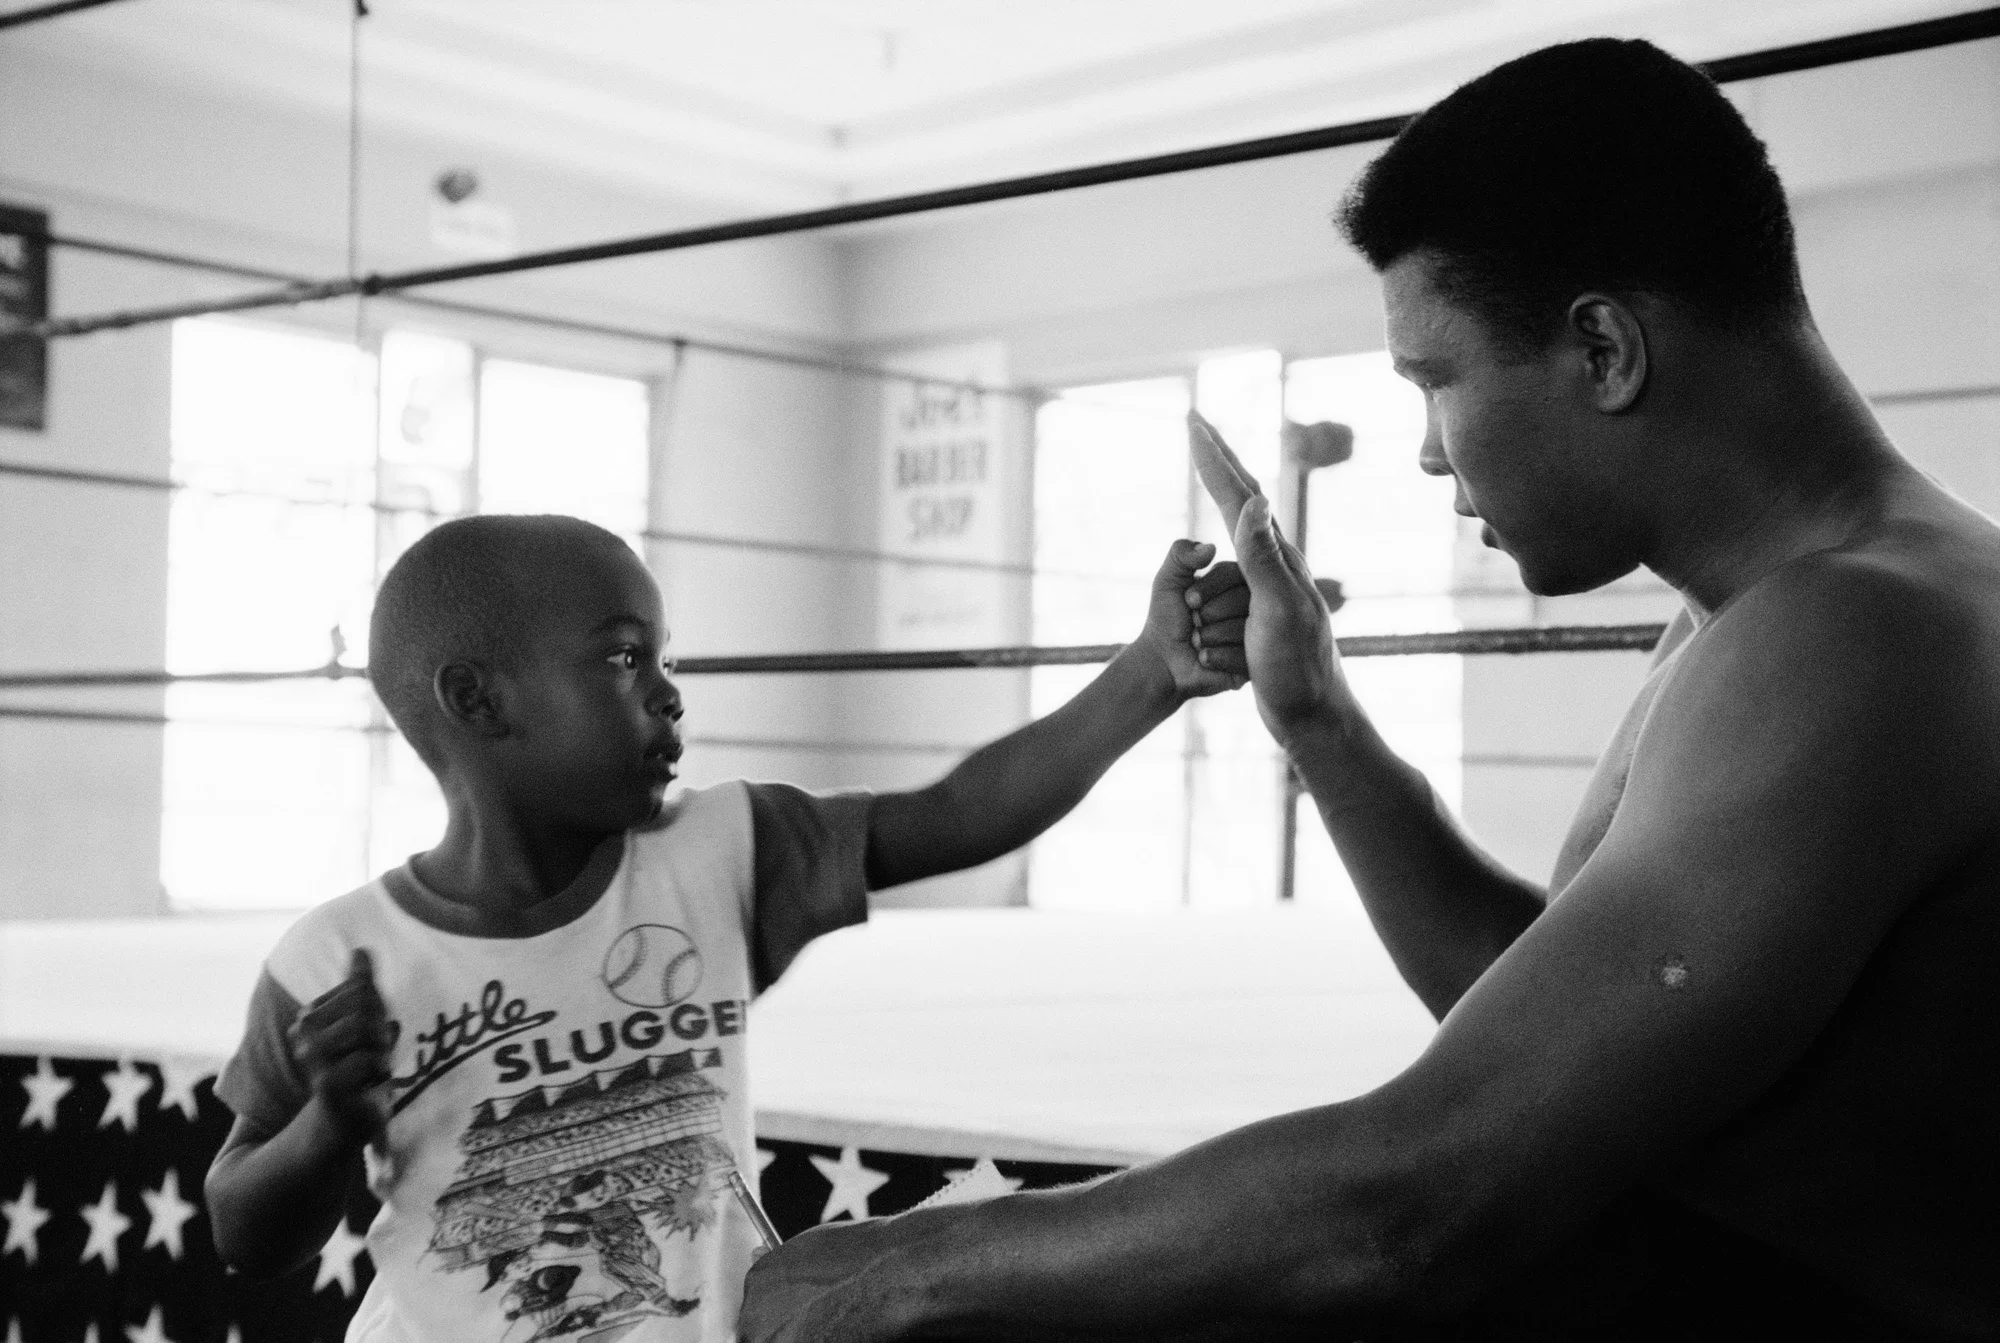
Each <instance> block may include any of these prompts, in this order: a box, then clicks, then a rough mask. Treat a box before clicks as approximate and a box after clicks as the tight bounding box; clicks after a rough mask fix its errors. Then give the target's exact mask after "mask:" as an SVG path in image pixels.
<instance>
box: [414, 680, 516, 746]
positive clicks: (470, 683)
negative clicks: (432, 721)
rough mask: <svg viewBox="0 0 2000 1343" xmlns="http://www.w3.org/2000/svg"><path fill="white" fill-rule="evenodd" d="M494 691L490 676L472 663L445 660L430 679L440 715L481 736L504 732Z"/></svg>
mask: <svg viewBox="0 0 2000 1343" xmlns="http://www.w3.org/2000/svg"><path fill="white" fill-rule="evenodd" d="M495 691H496V687H495V686H494V684H493V678H492V675H491V674H490V673H489V672H488V671H487V670H486V668H484V667H482V666H480V665H479V664H478V663H476V662H447V663H446V664H445V665H444V666H442V667H439V668H438V669H437V675H436V676H435V677H433V678H432V679H431V693H432V694H433V695H435V696H436V697H437V703H438V708H440V709H442V710H443V711H444V716H445V717H446V718H448V719H450V720H451V721H452V722H453V723H456V724H457V725H459V726H460V727H463V728H465V729H467V730H468V731H471V732H473V733H475V734H476V735H478V736H481V737H504V736H506V735H507V723H506V720H505V719H503V718H502V717H501V716H500V699H499V696H498V695H497V694H496V693H495Z"/></svg>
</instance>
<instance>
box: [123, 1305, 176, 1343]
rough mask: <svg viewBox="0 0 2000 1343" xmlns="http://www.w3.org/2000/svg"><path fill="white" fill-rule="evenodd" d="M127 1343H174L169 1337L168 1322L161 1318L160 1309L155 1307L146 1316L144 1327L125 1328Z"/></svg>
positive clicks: (134, 1325) (128, 1326)
mask: <svg viewBox="0 0 2000 1343" xmlns="http://www.w3.org/2000/svg"><path fill="white" fill-rule="evenodd" d="M125 1343H174V1341H173V1340H172V1339H171V1338H168V1337H167V1326H166V1321H164V1320H162V1319H161V1318H160V1308H159V1307H158V1306H154V1307H153V1309H152V1311H151V1312H150V1313H149V1314H148V1315H147V1316H146V1323H145V1324H144V1325H137V1324H128V1325H126V1326H125Z"/></svg>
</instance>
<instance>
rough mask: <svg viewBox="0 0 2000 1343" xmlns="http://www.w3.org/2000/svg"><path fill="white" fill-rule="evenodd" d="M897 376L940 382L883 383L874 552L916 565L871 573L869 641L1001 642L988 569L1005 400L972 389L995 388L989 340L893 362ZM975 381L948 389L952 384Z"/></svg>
mask: <svg viewBox="0 0 2000 1343" xmlns="http://www.w3.org/2000/svg"><path fill="white" fill-rule="evenodd" d="M895 366H896V367H897V368H898V369H901V370H904V371H906V372H910V373H916V374H920V375H928V376H932V377H937V378H940V379H945V380H946V381H944V382H934V383H933V382H892V383H889V384H887V391H886V395H885V397H884V402H883V419H882V460H881V474H880V482H881V484H880V499H881V548H882V549H883V550H884V551H886V552H888V553H889V554H892V555H905V556H909V557H911V558H912V559H918V560H927V561H937V560H945V561H957V562H961V564H963V562H967V561H970V562H971V564H970V565H966V566H965V567H952V566H950V565H939V564H896V563H893V562H889V563H885V564H884V565H883V566H882V570H883V572H882V578H881V585H880V587H879V588H878V592H879V594H880V602H879V605H878V607H877V612H878V618H877V622H876V638H877V642H878V644H879V646H880V647H882V648H885V649H906V648H978V647H987V646H991V645H996V644H1001V643H1005V642H1007V640H1008V637H1009V631H1010V625H1011V622H1010V620H1009V618H1008V612H1007V608H1006V605H1005V600H1006V588H1005V585H1004V583H1003V581H1002V580H1003V575H1002V574H1001V573H1000V572H999V571H998V570H982V569H980V568H978V567H976V566H977V565H979V564H982V563H984V564H998V563H999V562H1001V561H1003V560H1004V559H1005V558H1006V553H1007V533H1006V527H1005V522H1004V517H1003V510H1004V507H1005V497H1006V496H1005V488H1004V482H1005V480H1006V479H1007V477H1008V472H1007V469H1006V457H1007V446H1006V445H1007V440H1008V437H1009V434H1008V428H1009V425H1010V424H1011V423H1012V420H1013V419H1014V417H1013V416H1011V415H1010V414H1009V413H1008V412H1009V410H1010V409H1011V408H1010V406H1009V404H1008V399H1007V398H1006V397H1004V396H996V395H993V394H991V393H988V392H982V391H977V390H974V387H997V386H1002V385H1004V383H1005V379H1006V354H1005V350H1004V349H1003V348H1002V346H1001V345H1000V344H999V343H998V342H985V343H982V344H977V345H962V346H955V347H951V348H945V349H936V350H927V351H923V352H920V353H917V354H914V355H908V356H902V357H898V358H897V359H896V360H895ZM954 382H955V383H970V384H973V385H974V386H970V387H969V386H952V385H950V384H951V383H954Z"/></svg>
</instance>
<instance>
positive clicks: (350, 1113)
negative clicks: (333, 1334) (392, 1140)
mask: <svg viewBox="0 0 2000 1343" xmlns="http://www.w3.org/2000/svg"><path fill="white" fill-rule="evenodd" d="M286 1035H287V1039H288V1041H289V1043H290V1046H291V1050H292V1053H293V1056H294V1057H295V1058H296V1059H297V1061H298V1064H299V1066H300V1068H301V1070H302V1071H303V1073H304V1074H305V1076H306V1078H307V1079H308V1081H309V1083H310V1088H311V1089H310V1092H309V1094H308V1096H307V1099H306V1103H305V1104H304V1105H303V1106H301V1107H300V1108H299V1110H298V1112H297V1113H296V1114H294V1115H293V1116H292V1117H291V1119H290V1120H288V1121H287V1122H286V1123H285V1124H284V1125H283V1126H282V1127H280V1128H277V1129H275V1130H273V1129H272V1128H270V1127H268V1126H267V1125H264V1124H260V1123H259V1122H257V1121H256V1120H254V1119H252V1118H250V1117H249V1116H247V1115H239V1116H238V1117H237V1120H236V1126H235V1127H234V1128H233V1129H231V1130H230V1133H229V1138H228V1141H226V1142H224V1143H223V1145H222V1151H221V1152H220V1153H218V1154H217V1155H216V1158H215V1162H214V1164H213V1165H211V1166H210V1167H209V1169H208V1179H207V1182H206V1184H205V1187H204V1188H205V1193H206V1196H207V1202H208V1215H209V1223H210V1226H211V1227H212V1229H213V1231H214V1234H215V1248H216V1252H217V1253H219V1254H220V1255H221V1256H222V1259H223V1262H225V1263H227V1264H229V1265H231V1266H232V1267H234V1268H236V1269H238V1270H239V1271H241V1272H244V1273H247V1274H249V1275H251V1276H252V1277H259V1278H269V1277H277V1276H279V1275H281V1274H284V1273H288V1272H290V1271H291V1270H292V1269H294V1268H297V1267H298V1266H299V1265H300V1264H302V1263H304V1262H305V1261H306V1260H307V1259H309V1258H311V1257H312V1256H313V1255H314V1254H316V1253H318V1251H319V1249H320V1247H321V1246H323V1245H325V1244H326V1239H327V1237H328V1236H330V1235H332V1234H333V1229H334V1227H335V1226H336V1225H337V1224H338V1223H339V1221H340V1218H341V1214H342V1211H343V1209H344V1208H345V1207H346V1202H347V1190H348V1187H349V1185H350V1184H351V1182H352V1181H353V1178H354V1175H355V1171H356V1167H357V1166H358V1164H359V1163H360V1160H361V1149H362V1148H363V1147H364V1146H365V1145H366V1144H367V1143H368V1141H369V1139H371V1138H373V1137H374V1136H376V1135H377V1134H379V1133H380V1132H381V1130H382V1126H383V1123H384V1120H385V1115H384V1113H383V1109H382V1101H381V1095H380V1090H379V1088H380V1087H381V1084H382V1083H384V1082H386V1081H387V1080H388V1078H389V1049H390V1047H391V1046H392V1045H393V1043H394V1040H395V1035H394V1028H393V1027H392V1026H391V1025H390V1024H389V1019H388V1011H387V1008H386V1007H385V1006H384V1005H383V1002H382V996H381V994H380V993H379V992H378V991H377V990H376V988H375V973H374V966H373V963H372V962H371V961H370V959H369V955H368V953H367V952H366V951H363V950H361V949H359V948H357V949H356V950H355V952H354V955H353V959H352V961H351V963H350V964H349V967H348V973H347V978H345V979H343V980H342V981H341V982H340V983H338V984H336V985H334V987H333V988H331V989H329V990H328V991H327V992H325V993H323V994H321V995H320V996H319V997H318V998H315V999H314V1000H313V1001H312V1002H311V1003H309V1004H307V1005H306V1007H305V1008H304V1009H303V1010H301V1011H300V1012H299V1014H298V1019H297V1020H296V1021H294V1022H293V1023H292V1024H291V1027H290V1029H289V1030H288V1031H287V1032H286Z"/></svg>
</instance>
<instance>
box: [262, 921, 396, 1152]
mask: <svg viewBox="0 0 2000 1343" xmlns="http://www.w3.org/2000/svg"><path fill="white" fill-rule="evenodd" d="M286 1034H287V1037H288V1039H289V1040H290V1042H291V1046H292V1054H293V1056H294V1057H295V1058H297V1059H298V1061H299V1067H300V1069H301V1070H302V1071H303V1072H304V1073H305V1075H306V1081H307V1083H308V1084H309V1085H310V1086H311V1088H312V1093H313V1097H314V1098H315V1099H316V1100H318V1101H319V1103H320V1105H321V1107H322V1108H323V1109H324V1110H325V1112H326V1114H327V1117H328V1118H330V1119H331V1120H332V1121H333V1122H334V1125H335V1127H336V1128H337V1129H338V1130H339V1132H340V1135H341V1137H342V1138H343V1139H345V1140H346V1141H348V1142H350V1143H353V1144H355V1145H356V1146H359V1145H360V1144H361V1143H363V1142H366V1141H367V1140H368V1139H370V1138H373V1137H375V1136H376V1135H377V1134H379V1133H380V1132H381V1131H382V1127H383V1125H384V1124H385V1123H386V1122H387V1121H388V1113H387V1108H386V1106H385V1104H384V1097H383V1095H382V1090H381V1088H382V1084H383V1083H385V1082H387V1081H388V1080H389V1051H390V1049H391V1048H392V1047H394V1045H395V1042H396V1032H395V1027H394V1026H393V1025H392V1024H391V1023H390V1021H389V1012H388V1008H387V1007H386V1006H384V1004H383V1002H382V995H381V994H380V993H379V992H377V990H376V988H375V965H374V962H373V961H372V960H371V959H370V958H369V955H368V953H367V952H366V951H364V950H363V949H361V948H360V947H356V948H355V949H354V955H353V957H352V958H351V960H350V961H349V963H348V969H347V978H345V979H343V980H341V981H340V983H338V984H336V985H334V986H333V987H332V988H330V989H328V990H327V991H326V992H325V993H322V994H321V995H320V996H319V997H317V998H315V999H313V1000H312V1001H311V1002H310V1003H308V1004H306V1006H305V1007H303V1008H301V1009H300V1011H299V1015H298V1018H297V1019H296V1020H295V1021H293V1022H292V1025H291V1029H290V1030H289V1031H288V1032H287V1033H286Z"/></svg>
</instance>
